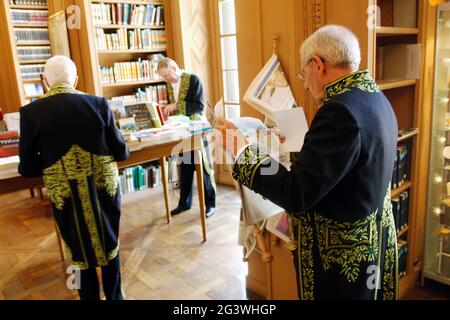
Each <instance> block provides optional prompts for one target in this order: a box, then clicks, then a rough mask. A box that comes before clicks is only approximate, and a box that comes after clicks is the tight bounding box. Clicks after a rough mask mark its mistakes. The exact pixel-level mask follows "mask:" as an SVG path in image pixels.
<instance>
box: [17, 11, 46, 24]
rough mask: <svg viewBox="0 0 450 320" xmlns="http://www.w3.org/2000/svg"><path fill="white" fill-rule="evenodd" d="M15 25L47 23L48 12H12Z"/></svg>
mask: <svg viewBox="0 0 450 320" xmlns="http://www.w3.org/2000/svg"><path fill="white" fill-rule="evenodd" d="M11 17H12V21H13V23H21V24H23V23H42V24H44V23H46V22H47V18H48V11H46V10H16V9H13V10H11Z"/></svg>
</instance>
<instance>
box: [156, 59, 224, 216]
mask: <svg viewBox="0 0 450 320" xmlns="http://www.w3.org/2000/svg"><path fill="white" fill-rule="evenodd" d="M158 74H159V75H160V76H161V77H162V78H163V79H164V80H165V81H166V82H167V91H168V96H169V97H168V98H169V104H168V105H167V106H166V107H165V109H164V114H165V116H169V115H174V114H179V115H185V116H188V117H190V118H191V120H200V119H201V116H202V112H203V109H204V97H203V87H202V84H201V82H200V79H199V78H198V77H197V76H196V75H194V74H189V73H187V72H185V71H183V70H181V69H180V68H179V67H178V65H177V63H176V62H175V61H173V60H172V59H170V58H162V59H161V60H160V61H159V63H158ZM203 144H204V146H203V148H202V153H203V157H202V158H203V185H204V189H205V204H206V217H207V218H208V217H210V216H212V215H213V214H214V212H215V207H216V187H215V182H214V172H213V167H212V161H211V153H210V152H209V146H208V140H207V138H206V137H204V138H203ZM181 158H182V159H183V161H182V162H181V164H180V183H181V188H180V200H179V202H178V206H177V207H176V208H175V209H174V210H172V211H171V214H172V215H176V214H179V213H181V212H184V211H187V210H189V209H190V208H191V206H192V185H193V181H194V171H195V164H194V152H189V154H183V155H182V156H181Z"/></svg>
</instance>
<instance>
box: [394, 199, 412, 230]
mask: <svg viewBox="0 0 450 320" xmlns="http://www.w3.org/2000/svg"><path fill="white" fill-rule="evenodd" d="M391 201H392V213H393V214H394V220H395V228H396V230H397V232H400V231H402V230H403V229H404V228H406V227H407V226H408V213H409V192H408V191H405V192H403V193H401V194H400V195H398V196H397V197H394V198H392V199H391Z"/></svg>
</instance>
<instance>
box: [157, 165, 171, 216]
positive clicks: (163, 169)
mask: <svg viewBox="0 0 450 320" xmlns="http://www.w3.org/2000/svg"><path fill="white" fill-rule="evenodd" d="M159 162H160V165H161V174H162V177H161V180H162V183H163V189H164V202H165V204H166V218H167V223H170V218H171V217H170V204H169V188H168V178H167V167H166V157H162V158H161V159H159Z"/></svg>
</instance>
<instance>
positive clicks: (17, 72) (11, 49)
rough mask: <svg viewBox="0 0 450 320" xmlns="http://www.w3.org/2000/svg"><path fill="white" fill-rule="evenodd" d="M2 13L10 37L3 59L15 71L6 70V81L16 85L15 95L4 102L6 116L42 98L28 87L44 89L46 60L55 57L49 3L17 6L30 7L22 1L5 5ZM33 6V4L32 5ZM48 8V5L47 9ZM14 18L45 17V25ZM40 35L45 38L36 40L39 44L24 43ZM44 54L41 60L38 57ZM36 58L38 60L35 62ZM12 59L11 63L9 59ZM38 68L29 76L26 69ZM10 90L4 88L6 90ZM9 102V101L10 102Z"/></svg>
mask: <svg viewBox="0 0 450 320" xmlns="http://www.w3.org/2000/svg"><path fill="white" fill-rule="evenodd" d="M2 2H3V3H2V4H1V6H3V8H2V11H3V14H4V18H5V24H4V25H3V26H1V28H2V32H4V36H5V37H7V39H5V41H4V45H5V46H4V47H3V48H4V52H3V53H2V55H3V56H5V57H6V56H9V57H6V61H7V62H8V63H10V64H11V67H12V68H13V69H11V67H7V69H9V70H5V71H6V72H5V77H8V79H7V81H11V82H13V83H12V84H11V85H10V88H11V89H12V90H11V91H9V90H8V91H6V90H5V89H4V92H8V95H9V97H8V99H7V100H5V101H4V102H3V104H4V105H3V106H2V107H3V109H4V112H5V113H6V112H16V111H18V109H19V107H20V106H23V105H25V104H27V103H29V102H31V101H32V99H36V98H39V97H40V96H41V94H42V92H43V90H42V91H41V90H40V92H35V93H30V92H29V89H28V90H26V88H25V87H34V86H36V87H39V88H42V84H41V79H40V74H41V73H42V71H43V67H44V64H45V61H46V59H48V58H49V57H50V55H51V47H50V41H49V40H48V29H47V19H46V17H48V15H49V10H48V5H47V1H43V2H42V3H43V5H35V4H33V5H32V4H17V3H26V2H24V1H23V2H20V1H2ZM30 3H31V2H30ZM44 4H45V5H44ZM13 14H14V15H19V16H20V15H22V16H26V15H27V14H33V15H35V16H36V15H41V16H42V17H43V18H45V19H43V20H42V21H39V22H35V21H28V22H27V21H26V20H27V18H25V19H24V21H18V19H17V18H14V17H13ZM36 32H40V34H41V37H35V38H36V40H32V41H29V40H26V41H25V40H24V38H23V37H24V36H30V35H33V34H34V35H36ZM38 53H40V55H39V57H37V54H38ZM33 56H35V57H36V58H32V57H33ZM8 58H9V59H8ZM25 68H29V69H32V68H34V71H35V72H34V75H35V76H31V74H30V73H28V76H27V75H26V73H25V72H24V71H23V69H25ZM5 87H6V86H5V85H3V88H5ZM8 100H9V101H8Z"/></svg>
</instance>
